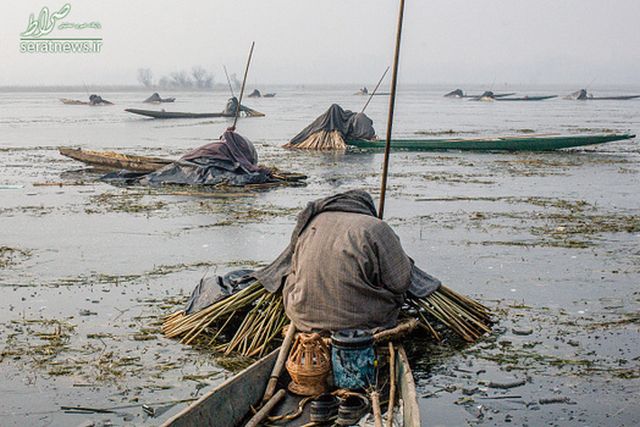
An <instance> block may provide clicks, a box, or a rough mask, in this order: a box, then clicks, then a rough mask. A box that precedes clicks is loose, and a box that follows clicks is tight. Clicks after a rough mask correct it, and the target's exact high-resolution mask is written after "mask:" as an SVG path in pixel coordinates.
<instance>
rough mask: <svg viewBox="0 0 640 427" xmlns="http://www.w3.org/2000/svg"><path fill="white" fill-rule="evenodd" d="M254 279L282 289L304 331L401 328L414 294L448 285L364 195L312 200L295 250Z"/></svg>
mask: <svg viewBox="0 0 640 427" xmlns="http://www.w3.org/2000/svg"><path fill="white" fill-rule="evenodd" d="M252 277H255V278H256V279H257V280H258V281H259V282H260V283H261V284H262V285H263V286H264V287H265V288H266V289H267V290H270V291H271V292H274V291H275V290H277V289H279V288H280V287H281V286H282V296H283V302H284V308H285V311H286V313H287V316H288V317H289V318H290V319H291V321H292V322H293V324H294V325H295V326H296V328H297V329H298V330H301V331H336V330H341V329H349V328H358V329H372V330H375V329H384V328H389V327H393V326H395V325H396V323H397V320H398V314H399V313H400V308H401V307H402V304H403V303H404V298H405V294H406V293H407V292H411V293H412V294H415V295H416V296H425V295H427V294H429V293H430V292H433V291H434V290H436V289H437V287H438V286H439V285H440V282H439V281H438V280H437V279H435V278H433V277H431V276H429V275H428V274H427V273H425V272H423V271H422V270H420V269H419V268H417V267H416V266H414V263H413V260H412V259H411V258H409V256H408V255H407V254H406V253H405V252H404V250H403V248H402V245H401V243H400V239H399V238H398V236H397V235H396V234H395V233H394V232H393V230H392V229H391V227H390V226H389V225H388V224H387V223H386V222H384V221H382V220H380V219H378V218H377V215H376V208H375V206H374V203H373V199H372V198H371V196H370V195H369V193H367V192H365V191H362V190H351V191H347V192H345V193H341V194H336V195H333V196H330V197H326V198H323V199H319V200H315V201H313V202H310V203H309V204H308V205H307V207H306V208H305V209H304V210H303V211H302V212H300V214H299V215H298V222H297V224H296V228H295V230H294V232H293V235H292V237H291V243H290V245H289V247H288V248H287V249H286V250H285V251H284V252H283V253H282V254H281V255H280V256H279V257H278V258H277V259H276V261H274V262H273V263H272V264H271V265H269V266H267V267H266V268H264V269H262V270H260V271H258V272H255V273H253V274H252Z"/></svg>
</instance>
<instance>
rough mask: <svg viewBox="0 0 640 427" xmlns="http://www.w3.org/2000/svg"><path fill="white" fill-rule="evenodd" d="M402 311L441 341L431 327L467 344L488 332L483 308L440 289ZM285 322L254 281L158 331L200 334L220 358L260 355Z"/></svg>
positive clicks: (186, 337)
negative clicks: (220, 354)
mask: <svg viewBox="0 0 640 427" xmlns="http://www.w3.org/2000/svg"><path fill="white" fill-rule="evenodd" d="M407 310H408V312H407V313H406V314H407V315H409V316H412V317H417V318H418V320H419V322H420V323H419V325H420V326H421V327H422V328H423V329H424V330H425V331H427V332H428V333H429V334H430V335H431V336H432V337H433V338H434V339H436V340H438V341H439V340H441V339H442V337H441V335H440V333H438V332H437V331H436V327H435V326H434V325H435V324H440V325H442V326H444V327H445V328H446V329H447V330H449V331H451V332H453V333H455V334H457V335H458V336H460V337H461V338H462V339H464V340H466V341H468V342H473V341H476V340H477V339H478V338H480V337H481V336H482V335H483V334H485V333H487V332H490V331H491V311H490V310H489V309H488V308H487V307H485V306H484V305H482V304H480V303H479V302H477V301H475V300H473V299H471V298H469V297H466V296H463V295H460V294H458V293H457V292H454V291H452V290H451V289H449V288H447V287H445V286H441V287H440V288H439V289H438V290H437V291H436V292H434V293H432V294H431V295H429V296H427V297H425V298H413V297H411V298H408V299H407ZM286 323H288V319H287V316H286V314H285V312H284V306H283V302H282V295H281V294H280V293H273V294H272V293H269V292H268V291H267V290H266V289H264V288H263V287H262V285H260V283H258V282H255V283H253V284H252V285H250V286H248V287H246V288H245V289H243V290H241V291H239V292H237V293H235V294H233V295H231V296H229V297H227V298H225V299H223V300H220V301H218V302H216V303H214V304H212V305H210V306H209V307H207V308H205V309H203V310H200V311H199V312H197V313H191V314H188V315H187V314H185V312H184V311H182V310H181V311H178V312H176V313H174V314H172V315H170V316H168V317H167V318H166V319H165V321H164V324H163V326H162V331H163V332H164V334H165V335H166V336H168V337H170V338H180V339H181V341H180V342H182V343H184V344H191V343H193V342H194V341H195V340H196V338H198V337H202V336H205V337H206V338H208V345H209V346H211V347H212V348H213V349H214V351H216V352H219V353H222V354H224V355H225V356H229V355H231V354H234V355H236V354H237V355H240V356H245V357H260V356H262V355H264V354H266V352H267V351H268V350H269V349H270V348H271V345H272V343H273V340H274V339H275V338H276V337H278V335H280V334H281V331H282V328H283V326H284V325H285V324H286ZM234 328H236V329H235V330H234ZM229 336H230V338H229Z"/></svg>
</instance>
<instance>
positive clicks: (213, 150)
mask: <svg viewBox="0 0 640 427" xmlns="http://www.w3.org/2000/svg"><path fill="white" fill-rule="evenodd" d="M270 177H271V173H270V171H269V170H268V169H264V168H261V167H259V166H258V154H257V152H256V149H255V147H254V146H253V144H252V143H251V141H249V140H248V139H246V138H244V137H242V136H241V135H239V134H237V133H235V132H232V131H229V130H227V131H226V132H225V133H224V134H223V135H222V136H221V137H220V140H219V141H216V142H212V143H210V144H206V145H203V146H202V147H199V148H196V149H195V150H193V151H191V152H189V153H187V154H185V155H184V156H182V157H181V158H180V159H179V160H178V161H175V162H173V163H170V164H168V165H167V166H164V167H162V168H160V169H158V170H157V171H154V172H151V173H148V174H145V175H140V174H130V173H113V174H108V175H105V176H104V177H103V178H102V179H103V180H105V181H111V182H114V181H121V182H122V181H124V182H126V183H127V184H134V183H138V184H147V185H160V184H187V185H216V184H228V185H237V186H241V185H246V184H261V183H265V182H268V181H269V180H270Z"/></svg>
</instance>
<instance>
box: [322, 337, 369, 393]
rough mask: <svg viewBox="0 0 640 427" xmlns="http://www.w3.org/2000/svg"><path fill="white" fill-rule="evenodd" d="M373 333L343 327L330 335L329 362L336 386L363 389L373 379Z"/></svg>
mask: <svg viewBox="0 0 640 427" xmlns="http://www.w3.org/2000/svg"><path fill="white" fill-rule="evenodd" d="M375 361H376V355H375V352H374V348H373V335H372V334H371V333H370V332H369V331H366V330H362V329H344V330H342V331H338V332H335V333H334V334H333V335H331V364H332V368H333V382H334V384H335V386H336V387H339V388H347V389H350V390H360V389H364V388H366V387H368V386H370V385H372V384H373V382H374V380H375Z"/></svg>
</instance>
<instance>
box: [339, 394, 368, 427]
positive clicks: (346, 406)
mask: <svg viewBox="0 0 640 427" xmlns="http://www.w3.org/2000/svg"><path fill="white" fill-rule="evenodd" d="M367 412H369V399H367V398H366V397H364V396H362V395H350V396H348V397H347V398H346V399H342V400H341V401H340V406H339V407H338V419H337V420H336V424H337V425H339V426H351V425H354V424H356V423H357V422H358V421H360V419H361V418H362V417H364V415H365V414H366V413H367Z"/></svg>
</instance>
